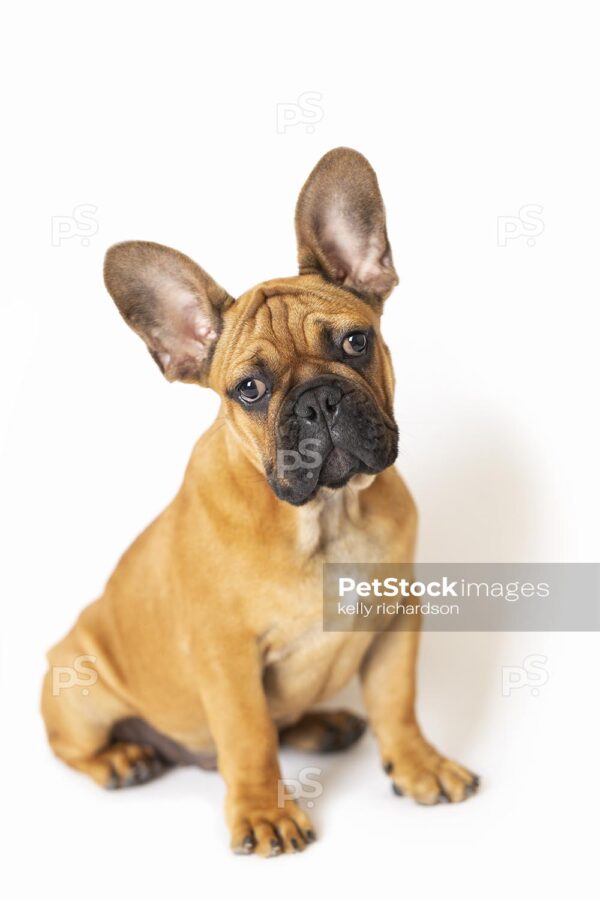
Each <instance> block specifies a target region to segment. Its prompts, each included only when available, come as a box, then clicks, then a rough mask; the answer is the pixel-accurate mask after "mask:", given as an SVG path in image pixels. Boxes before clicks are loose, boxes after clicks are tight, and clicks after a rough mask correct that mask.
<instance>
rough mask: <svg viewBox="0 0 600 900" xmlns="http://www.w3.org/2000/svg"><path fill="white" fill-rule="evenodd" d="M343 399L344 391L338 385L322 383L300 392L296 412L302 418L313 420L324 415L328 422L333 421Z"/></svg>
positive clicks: (295, 407)
mask: <svg viewBox="0 0 600 900" xmlns="http://www.w3.org/2000/svg"><path fill="white" fill-rule="evenodd" d="M341 399H342V391H341V389H340V388H339V387H337V385H335V384H322V385H320V386H319V387H315V388H309V389H308V390H306V391H304V393H302V394H300V396H299V397H298V399H297V400H296V404H295V406H294V412H295V413H296V415H297V416H298V417H299V418H301V419H308V420H309V421H313V420H316V419H319V418H320V416H321V415H322V416H323V417H324V419H325V421H326V422H331V421H332V420H333V418H334V415H335V411H336V409H337V407H338V404H339V402H340V400H341Z"/></svg>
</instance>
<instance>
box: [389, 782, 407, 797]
mask: <svg viewBox="0 0 600 900" xmlns="http://www.w3.org/2000/svg"><path fill="white" fill-rule="evenodd" d="M392 790H393V792H394V793H395V795H396V797H404V791H403V790H402V788H400V787H398V785H397V784H392Z"/></svg>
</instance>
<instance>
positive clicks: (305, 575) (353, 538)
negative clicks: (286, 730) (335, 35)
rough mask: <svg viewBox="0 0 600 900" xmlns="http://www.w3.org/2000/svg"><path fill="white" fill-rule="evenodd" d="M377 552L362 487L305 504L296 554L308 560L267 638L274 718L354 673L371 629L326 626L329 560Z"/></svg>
mask: <svg viewBox="0 0 600 900" xmlns="http://www.w3.org/2000/svg"><path fill="white" fill-rule="evenodd" d="M378 550H379V548H377V547H376V541H375V539H374V537H373V536H372V535H370V534H369V532H368V530H366V529H365V526H364V522H362V521H361V519H360V516H359V510H358V499H357V493H356V492H354V493H351V492H350V490H340V491H336V492H335V493H332V494H330V495H329V496H325V497H324V498H323V499H322V502H321V503H319V504H311V505H310V506H307V507H305V508H302V509H301V510H300V515H299V519H298V552H299V554H300V555H301V557H302V558H303V559H305V560H306V562H305V564H304V565H303V566H302V567H301V569H300V570H299V571H298V576H297V581H294V582H293V583H290V582H288V584H287V585H286V586H285V588H284V589H283V590H282V593H281V596H280V597H279V603H278V604H277V605H278V615H277V617H276V620H275V621H274V622H273V623H272V625H271V627H270V628H269V629H268V630H267V632H266V633H265V635H264V639H263V641H262V642H261V643H262V650H263V661H264V667H265V687H266V690H267V695H268V697H269V700H270V703H271V707H272V711H273V715H274V717H275V718H276V719H279V720H281V721H285V719H286V716H287V715H288V714H292V715H293V714H294V713H295V712H296V710H297V709H298V708H306V707H307V706H310V705H312V704H314V703H317V702H319V701H320V700H324V699H326V698H327V697H329V696H331V695H332V694H334V693H336V692H337V691H338V690H340V689H341V688H342V687H343V686H344V684H346V683H347V682H348V680H349V679H350V678H351V677H352V675H353V674H354V673H355V672H356V670H357V668H358V666H359V665H360V660H361V658H362V656H363V655H364V653H365V651H366V649H367V647H368V645H369V643H370V642H371V640H372V635H370V634H368V633H351V634H350V633H349V634H345V633H342V632H325V631H324V630H323V593H322V591H323V587H322V585H323V581H322V579H323V564H324V563H326V562H342V561H345V562H347V561H353V560H356V561H360V560H363V559H369V558H373V557H374V556H376V555H378V552H377V551H378Z"/></svg>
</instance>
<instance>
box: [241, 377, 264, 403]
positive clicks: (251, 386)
mask: <svg viewBox="0 0 600 900" xmlns="http://www.w3.org/2000/svg"><path fill="white" fill-rule="evenodd" d="M266 390H267V386H266V384H265V383H264V381H261V380H260V378H245V379H244V381H240V383H239V384H238V386H237V388H236V391H237V392H238V395H239V397H241V399H242V400H243V401H244V403H256V401H257V400H260V398H261V397H264V395H265V393H266Z"/></svg>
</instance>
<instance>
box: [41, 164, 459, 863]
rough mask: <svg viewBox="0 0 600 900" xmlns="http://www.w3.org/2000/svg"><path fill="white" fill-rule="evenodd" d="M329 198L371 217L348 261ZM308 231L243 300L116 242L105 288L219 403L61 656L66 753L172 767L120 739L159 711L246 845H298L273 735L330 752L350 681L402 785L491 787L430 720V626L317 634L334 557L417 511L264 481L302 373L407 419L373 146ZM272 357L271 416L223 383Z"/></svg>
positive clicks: (385, 558)
mask: <svg viewBox="0 0 600 900" xmlns="http://www.w3.org/2000/svg"><path fill="white" fill-rule="evenodd" d="M331 196H333V197H334V198H339V196H342V199H343V203H346V202H350V201H347V200H346V199H344V198H347V197H350V198H354V199H353V200H352V202H353V203H354V204H355V207H354V209H355V210H357V212H356V214H354V213H352V212H351V214H350V215H349V218H348V215H346V213H344V212H343V211H342V219H343V218H344V216H346V219H347V220H348V221H349V225H348V227H349V228H350V229H351V230H352V229H354V232H353V234H355V236H353V237H352V240H351V242H350V243H351V247H350V253H349V254H346V255H344V253H343V252H341V253H338V252H333V253H332V252H331V245H332V240H333V241H335V234H333V236H332V235H331V234H328V233H327V228H329V227H330V226H331V227H332V228H334V229H335V227H336V222H339V216H338V217H337V218H336V213H335V202H334V213H333V217H332V218H331V219H330V221H329V224H328V221H327V215H326V214H325V215H324V216H323V215H322V211H321V212H319V214H318V215H315V214H314V209H313V208H314V207H315V206H318V204H320V203H323V198H329V197H331ZM336 202H337V200H336ZM342 205H343V204H342ZM338 207H339V203H338ZM338 211H339V210H338ZM323 222H325V226H323ZM297 233H298V238H299V258H300V264H301V273H302V274H300V275H299V276H297V277H292V278H286V279H276V280H272V281H269V282H265V283H263V284H261V285H259V286H258V287H257V288H255V289H253V290H251V291H249V292H247V293H246V294H244V295H243V296H242V297H240V298H239V299H237V300H235V301H233V299H232V298H231V297H230V296H229V295H228V294H227V293H226V292H225V291H223V290H222V289H221V288H219V286H218V285H216V284H215V283H214V282H213V281H212V279H210V278H209V276H207V275H206V273H204V272H202V270H201V269H199V268H198V267H196V266H195V264H194V263H192V262H191V261H190V260H188V259H187V257H183V256H182V255H181V254H176V253H175V251H169V250H166V248H161V247H159V246H158V245H153V244H130V245H117V247H116V248H113V250H111V251H109V255H108V258H107V269H106V280H107V286H108V287H109V290H110V291H111V293H112V294H113V297H115V299H116V300H117V304H118V305H119V308H120V310H121V312H122V313H123V315H124V316H125V317H126V318H127V320H128V321H129V323H130V324H131V325H132V327H134V329H135V330H136V331H138V333H140V334H141V335H142V336H143V337H144V339H145V340H146V342H147V343H148V346H149V348H150V352H151V353H152V355H153V357H154V358H155V359H156V361H157V362H158V364H159V366H160V367H161V368H162V370H163V371H164V373H165V374H166V375H167V377H169V378H179V379H181V380H185V381H192V382H196V383H203V384H207V385H208V386H210V387H211V388H213V389H214V390H216V391H217V392H218V393H219V394H220V395H221V397H222V406H221V411H220V414H219V416H218V418H217V420H216V422H215V423H214V424H213V426H212V427H211V428H210V429H209V430H208V431H207V432H206V433H205V434H204V435H203V436H202V437H201V438H200V440H199V441H198V443H197V445H196V447H195V449H194V451H193V453H192V457H191V459H190V462H189V465H188V467H187V471H186V473H185V478H184V481H183V484H182V487H181V489H180V491H179V493H178V494H177V496H176V497H175V499H174V500H173V502H172V503H171V504H170V505H169V506H168V507H167V509H166V510H165V511H164V512H163V513H162V514H161V515H160V516H159V517H158V518H157V519H156V520H155V521H154V522H153V523H152V524H151V525H150V526H149V527H148V528H147V529H146V530H145V531H144V532H143V533H142V534H141V535H140V537H139V538H138V539H137V540H136V541H135V542H134V544H133V545H132V546H131V547H130V548H129V550H127V552H126V553H125V554H124V556H123V557H122V559H121V560H120V562H119V564H118V566H117V568H116V570H115V572H114V574H113V575H112V577H111V578H110V580H109V582H108V584H107V586H106V590H105V592H104V594H103V595H102V597H101V598H100V599H98V600H97V601H96V602H95V603H93V604H92V605H91V606H89V607H88V608H87V609H86V610H85V611H84V612H83V613H82V615H81V616H80V618H79V620H78V621H77V623H76V624H75V626H74V628H73V629H72V631H71V632H70V633H69V634H68V635H67V636H66V637H65V639H64V640H63V641H61V642H60V643H59V644H57V645H56V646H55V647H54V648H53V649H52V650H51V651H50V653H49V662H50V670H49V672H48V675H47V678H46V681H45V686H44V692H43V715H44V719H45V722H46V726H47V730H48V736H49V740H50V743H51V745H52V748H53V750H54V752H55V753H56V754H57V755H58V756H59V757H60V758H61V759H63V760H64V761H65V762H67V763H68V764H69V765H71V766H73V767H74V768H76V769H78V770H80V771H82V772H85V773H87V774H88V775H90V776H91V777H92V778H93V779H94V780H95V781H97V782H98V784H100V785H105V786H106V785H108V784H110V785H112V786H115V785H126V784H128V783H134V782H135V781H136V780H137V781H139V780H143V778H144V777H145V776H148V775H149V774H151V773H152V772H153V768H152V767H153V766H154V765H155V764H156V763H157V762H158V759H159V756H160V754H159V753H158V752H157V751H156V748H154V747H153V746H152V743H151V742H150V743H145V742H141V743H140V742H135V741H123V740H121V741H115V740H114V734H113V732H114V728H115V724H116V723H119V722H121V721H123V720H128V719H130V718H135V719H142V720H144V722H146V723H148V724H149V725H150V726H151V727H152V729H154V730H156V732H159V733H161V734H162V735H166V736H167V737H168V738H170V739H171V740H172V741H173V742H176V743H177V744H178V745H181V747H183V748H186V750H187V751H189V752H190V754H192V755H195V756H196V757H197V760H198V762H199V763H200V764H202V761H203V760H204V761H206V763H207V764H210V758H211V757H214V756H216V757H217V762H218V768H219V770H220V772H221V774H222V776H223V778H224V779H225V782H226V785H227V801H226V815H227V821H228V825H229V828H230V832H231V845H232V848H233V849H234V850H236V851H238V852H252V851H253V850H256V852H258V853H260V854H262V855H265V856H268V855H274V854H277V853H278V852H281V850H285V851H287V850H301V849H303V848H304V846H305V845H306V843H308V842H309V841H310V840H312V839H313V838H314V832H313V830H312V826H311V823H310V821H309V819H308V817H307V815H306V813H305V812H304V811H303V810H302V809H301V808H300V807H299V806H298V805H297V804H296V803H294V802H293V801H292V800H286V801H285V804H284V805H283V806H282V807H281V806H280V805H278V780H279V778H280V770H279V764H278V758H277V748H278V742H279V737H280V735H281V737H282V740H285V741H287V742H288V743H292V744H294V745H295V746H297V747H302V748H304V749H317V750H318V749H326V748H325V745H324V744H323V743H322V741H321V737H322V735H323V733H324V732H323V729H325V731H326V732H327V733H328V734H329V735H330V736H331V732H332V730H333V732H334V733H335V732H336V729H337V731H338V732H339V733H340V734H341V733H342V732H343V731H344V728H348V727H349V728H350V729H352V727H353V726H354V725H355V724H356V719H355V717H353V716H350V714H344V713H339V714H326V713H320V714H316V715H314V714H311V712H310V711H311V710H312V709H313V707H314V706H315V704H318V703H321V702H322V701H324V700H328V699H329V698H330V697H332V696H334V695H335V694H336V692H338V691H339V690H340V689H341V688H342V687H343V686H344V685H345V684H346V683H347V682H348V681H349V680H350V679H351V677H352V676H354V675H355V674H356V673H359V675H360V679H361V682H362V688H363V695H364V700H365V704H366V708H367V713H368V719H369V724H370V727H371V728H372V729H373V731H374V733H375V735H376V738H377V740H378V743H379V747H380V753H381V758H382V761H383V764H384V766H385V768H386V771H387V772H388V773H389V774H390V775H391V777H392V779H393V784H394V785H395V787H396V790H397V792H398V793H400V792H402V793H404V794H409V795H412V796H413V797H415V798H416V799H417V800H418V801H420V802H422V803H427V804H430V803H436V802H438V801H439V800H441V799H448V800H450V801H460V800H462V799H464V798H465V797H467V796H468V795H469V794H470V793H472V792H473V791H474V789H475V787H476V779H475V778H474V776H472V775H471V773H469V772H468V771H467V770H466V769H464V768H463V767H461V766H459V765H458V764H456V763H454V762H451V761H449V760H447V759H445V758H444V757H443V756H441V755H440V754H439V753H438V752H437V751H436V750H434V749H433V748H432V747H431V746H430V745H429V744H428V743H427V742H426V741H425V740H424V738H423V737H422V735H421V733H420V730H419V727H418V724H417V721H416V716H415V665H416V656H417V646H418V631H417V630H412V631H385V632H383V633H380V634H373V633H326V632H324V631H323V628H322V616H323V609H322V604H323V598H322V567H323V564H324V563H325V562H329V561H348V560H357V561H361V562H364V561H372V562H374V563H375V562H380V561H381V562H389V561H393V562H410V561H411V560H412V558H413V554H414V547H415V535H416V513H415V506H414V504H413V501H412V499H411V497H410V494H409V492H408V491H407V489H406V487H405V485H404V483H403V482H402V480H401V478H400V476H399V475H398V473H397V472H396V470H395V469H394V468H393V467H389V468H387V469H385V471H382V472H381V473H380V474H378V475H376V476H372V475H371V476H369V475H356V476H355V477H354V478H352V479H351V480H350V481H349V482H348V483H347V484H346V486H345V487H341V488H339V489H336V490H334V489H329V488H322V489H321V490H320V491H319V492H318V494H317V495H316V496H315V498H314V499H312V500H311V501H310V502H308V503H306V504H305V505H301V506H293V505H291V504H290V503H286V502H284V501H282V500H280V499H278V497H277V496H276V495H275V493H274V492H273V490H272V489H271V487H270V486H269V484H268V483H267V480H266V478H265V465H266V464H267V463H269V462H271V463H272V462H273V459H274V455H275V453H276V446H275V435H276V423H277V416H278V414H279V411H280V408H281V404H282V402H283V400H284V398H285V396H286V394H287V392H288V391H289V390H290V388H291V387H292V386H293V385H296V384H299V383H301V382H303V381H305V380H307V379H310V378H313V377H315V376H318V375H321V374H323V373H327V374H334V375H335V374H336V373H338V372H340V373H342V374H343V376H344V377H346V378H350V379H354V380H355V381H356V382H357V384H358V383H359V384H360V387H361V390H363V391H364V392H366V393H367V394H368V395H369V396H370V397H371V398H372V399H373V401H374V402H375V403H376V404H377V407H378V409H379V410H381V411H382V416H383V417H384V418H385V419H386V421H387V420H389V422H391V426H390V427H392V426H393V386H394V384H393V373H392V367H391V362H390V358H389V353H388V351H387V348H386V347H385V344H384V343H383V340H382V338H381V333H380V328H379V318H380V312H381V307H382V304H383V300H384V299H385V297H386V296H387V294H389V292H390V290H391V289H392V288H393V286H394V284H395V283H396V280H397V278H396V274H395V271H394V269H393V264H392V262H391V253H390V251H389V245H388V243H387V235H386V233H385V218H384V213H383V205H382V203H381V199H380V196H379V190H378V187H377V182H376V179H375V175H374V173H373V171H372V169H371V168H370V166H369V165H368V163H367V162H366V160H364V158H363V157H361V156H360V155H359V154H357V153H355V152H354V151H349V150H338V151H332V153H330V154H328V155H327V156H326V157H325V158H324V160H322V161H321V163H320V164H319V166H318V167H317V169H315V172H313V175H312V176H311V178H310V179H309V181H308V182H307V185H306V186H305V188H304V190H303V192H302V194H301V197H300V201H299V204H298V213H297ZM361 248H363V249H364V252H362V250H361ZM354 252H356V253H357V255H358V256H359V257H360V259H358V261H357V262H356V264H355V265H354V263H353V253H354ZM140 267H142V268H143V267H145V268H144V271H150V273H151V274H150V275H149V276H148V284H149V291H150V293H149V294H148V298H149V299H146V296H145V294H144V291H143V290H142V288H139V285H138V284H137V282H135V286H134V287H132V286H131V285H132V284H133V281H135V279H134V278H133V276H131V277H130V275H129V273H130V271H134V272H137V271H138V269H139V268H140ZM157 273H159V274H157ZM165 273H166V274H165ZM182 273H183V274H182ZM132 279H133V280H132ZM165 285H166V288H165ZM142 287H143V285H142ZM163 288H165V291H166V293H164V294H163V293H161V292H162V291H163ZM180 289H181V291H183V293H184V294H185V303H184V304H183V306H181V307H180V306H178V307H177V308H176V313H175V314H174V315H173V316H172V317H171V319H170V320H169V322H168V324H167V325H164V324H161V323H162V319H161V318H160V315H156V314H155V313H156V308H158V307H156V308H155V306H156V297H157V296H159V294H160V296H161V297H164V298H166V299H165V301H164V302H165V303H169V302H171V298H172V296H174V295H175V294H176V295H177V297H179V293H178V292H179V291H180ZM132 297H133V299H132ZM190 297H192V301H190V302H191V303H192V306H193V305H194V304H195V303H196V300H197V299H198V298H199V300H198V303H199V307H198V308H199V309H200V314H199V318H198V321H196V320H195V319H194V324H193V327H192V328H191V330H190V329H188V330H187V331H186V334H185V340H183V341H179V343H177V342H175V343H173V341H174V338H173V334H174V333H175V331H177V329H178V328H183V330H185V329H186V328H187V325H188V324H189V315H188V314H189V309H190V303H189V302H188V301H189V300H190ZM123 298H125V299H123ZM161 302H162V301H161ZM177 302H179V300H177ZM144 304H146V306H145V305H144ZM153 304H154V306H153ZM186 304H187V305H186ZM194 309H195V307H194ZM181 310H183V312H181ZM180 313H181V314H180ZM193 315H194V316H195V315H196V313H195V311H194V312H193ZM178 316H179V318H178ZM324 320H326V322H327V325H328V327H331V328H333V329H334V330H335V329H338V330H342V331H343V330H344V329H346V330H349V329H354V328H357V327H360V328H365V329H366V328H369V329H372V332H373V335H374V340H375V352H374V359H373V362H372V365H371V368H370V370H369V373H368V375H367V376H365V375H364V373H361V372H357V371H355V370H353V369H349V367H348V366H346V365H345V363H344V362H340V361H332V360H331V359H327V358H324V356H323V351H322V342H321V331H322V325H323V321H324ZM173 347H175V351H173ZM258 354H260V357H261V360H262V361H266V362H267V364H268V366H269V368H270V370H271V371H272V372H275V373H276V374H277V378H276V379H275V381H276V383H275V384H274V385H273V392H272V396H271V399H270V401H269V405H268V409H267V410H266V411H265V413H264V414H262V415H260V416H258V415H254V414H253V413H252V412H249V411H248V410H247V409H244V408H242V406H241V405H240V404H239V403H237V402H236V401H235V400H233V399H231V397H230V396H229V394H228V392H229V391H230V390H231V386H232V385H235V384H236V382H238V381H240V379H243V378H244V377H245V376H246V374H247V371H248V367H249V366H251V365H252V362H253V360H255V359H256V357H257V355H258ZM83 655H87V656H93V657H95V658H96V662H95V663H94V668H95V670H96V672H97V676H98V677H97V681H96V682H95V684H94V685H93V686H92V687H91V688H90V690H89V694H88V695H87V696H83V695H82V693H81V691H73V690H64V691H61V692H60V693H58V694H56V692H55V691H53V678H52V671H53V667H56V666H71V665H73V661H74V660H75V659H76V658H78V657H80V656H83ZM359 731H360V729H359ZM355 736H356V734H354V735H353V736H352V739H353V737H355ZM342 737H343V735H342ZM347 742H349V741H347ZM341 745H343V740H341ZM140 773H141V775H140Z"/></svg>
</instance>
